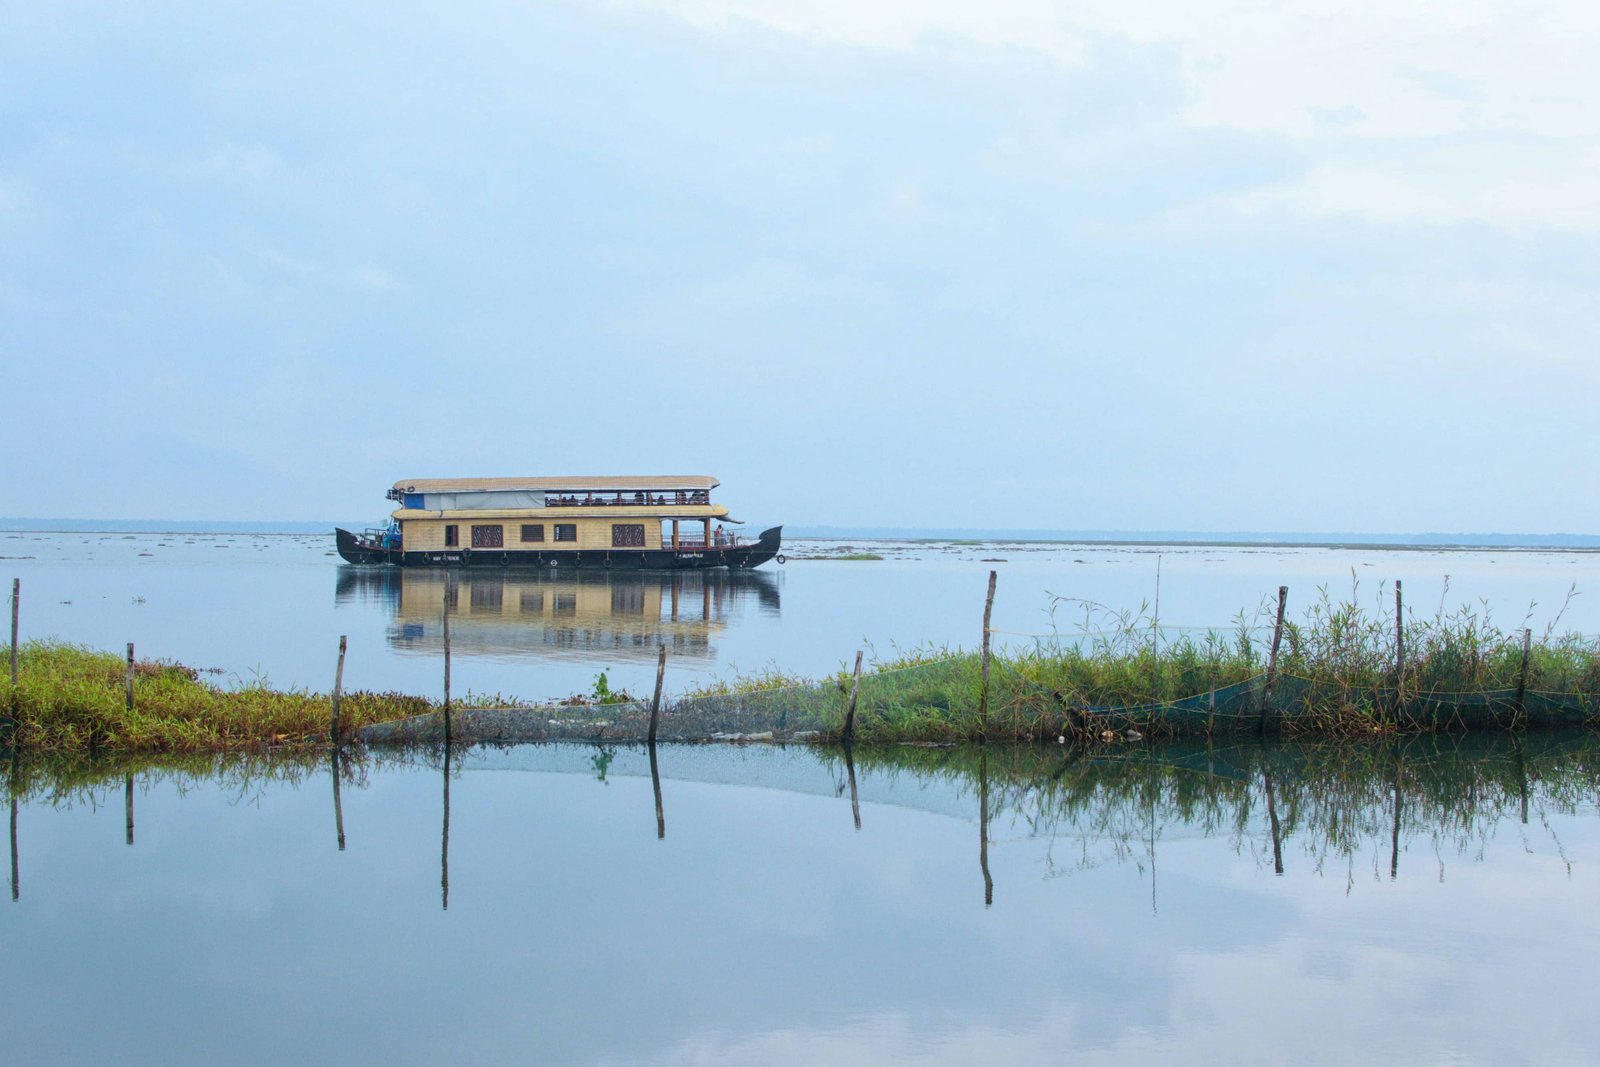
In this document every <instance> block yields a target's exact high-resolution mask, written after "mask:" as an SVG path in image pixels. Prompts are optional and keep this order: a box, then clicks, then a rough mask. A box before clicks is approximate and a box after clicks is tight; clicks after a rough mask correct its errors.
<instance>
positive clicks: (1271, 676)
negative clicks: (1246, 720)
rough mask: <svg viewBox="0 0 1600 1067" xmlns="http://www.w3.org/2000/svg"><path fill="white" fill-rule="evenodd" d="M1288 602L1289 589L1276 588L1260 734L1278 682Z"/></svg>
mask: <svg viewBox="0 0 1600 1067" xmlns="http://www.w3.org/2000/svg"><path fill="white" fill-rule="evenodd" d="M1288 600H1289V587H1288V586H1286V585H1280V586H1278V622H1277V624H1276V625H1275V626H1273V628H1272V654H1271V655H1270V656H1268V657H1267V684H1266V691H1265V692H1264V693H1263V694H1262V697H1261V722H1260V724H1259V727H1258V729H1259V731H1260V732H1261V733H1265V732H1266V729H1267V714H1268V712H1270V711H1271V709H1272V687H1273V684H1274V683H1275V682H1277V680H1278V645H1279V644H1281V643H1282V641H1283V608H1284V605H1285V604H1287V603H1288Z"/></svg>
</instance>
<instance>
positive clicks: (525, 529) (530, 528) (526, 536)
mask: <svg viewBox="0 0 1600 1067" xmlns="http://www.w3.org/2000/svg"><path fill="white" fill-rule="evenodd" d="M522 539H523V540H524V541H543V540H544V523H542V522H536V523H523V525H522Z"/></svg>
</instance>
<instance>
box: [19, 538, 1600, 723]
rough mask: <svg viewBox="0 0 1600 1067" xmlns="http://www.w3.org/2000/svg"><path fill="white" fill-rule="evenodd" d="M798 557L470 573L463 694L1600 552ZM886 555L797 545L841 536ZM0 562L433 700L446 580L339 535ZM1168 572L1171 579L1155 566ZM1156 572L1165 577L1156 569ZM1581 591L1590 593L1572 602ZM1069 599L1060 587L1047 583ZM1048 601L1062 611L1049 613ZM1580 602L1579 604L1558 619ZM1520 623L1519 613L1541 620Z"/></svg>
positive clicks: (234, 679) (224, 676)
mask: <svg viewBox="0 0 1600 1067" xmlns="http://www.w3.org/2000/svg"><path fill="white" fill-rule="evenodd" d="M785 549H786V551H787V552H788V554H789V555H790V557H791V558H790V561H789V563H788V564H787V565H786V566H775V565H769V566H767V567H763V568H761V569H760V570H758V571H755V572H751V573H746V574H731V575H729V574H724V575H717V574H714V573H710V574H706V575H699V574H686V575H678V576H673V575H670V574H661V575H653V576H639V575H633V576H623V575H622V574H620V573H615V572H586V573H584V574H583V575H582V576H581V577H566V576H561V577H551V576H550V575H548V574H544V573H537V572H524V571H516V570H511V571H500V570H498V569H495V570H487V571H479V570H473V571H470V572H468V573H467V574H466V575H465V576H463V577H462V578H460V579H459V581H458V583H457V588H456V592H455V594H454V595H455V607H454V609H453V616H452V622H451V625H452V653H453V656H452V658H453V663H452V674H453V687H454V690H455V692H457V693H458V694H459V693H460V692H462V691H464V690H468V689H470V690H472V691H474V692H477V693H502V694H505V695H507V696H512V697H520V698H525V699H544V698H552V697H562V696H566V695H569V694H571V693H574V692H585V691H588V690H589V689H590V688H591V686H592V685H593V682H594V677H595V675H596V674H597V673H598V672H600V671H602V670H604V671H606V672H607V674H608V677H609V680H610V682H611V684H612V685H613V687H616V686H619V685H620V686H621V687H624V688H627V689H630V690H632V691H633V692H635V693H639V692H648V691H649V689H650V688H651V686H652V685H653V683H654V674H655V658H656V653H655V649H656V647H657V646H658V645H659V644H665V645H666V646H667V648H668V650H669V653H670V655H669V659H668V672H669V673H668V687H669V689H681V688H684V687H687V686H688V685H690V684H692V683H693V682H696V681H704V680H706V679H709V678H718V677H724V678H725V677H728V676H730V675H731V674H734V673H737V672H746V673H749V672H755V671H761V670H765V669H769V668H773V667H776V668H778V669H780V670H783V671H786V672H790V673H798V674H802V675H806V676H809V677H818V676H821V675H824V674H827V673H829V672H831V671H833V670H835V669H837V668H838V667H839V666H840V665H841V664H846V663H848V662H850V661H851V660H852V659H853V657H854V654H855V651H856V650H857V649H860V648H864V647H865V648H867V649H868V650H869V655H868V662H869V664H870V662H871V661H872V658H873V656H874V655H876V656H880V657H889V656H892V655H893V654H894V652H895V650H896V648H900V649H909V648H917V647H924V646H928V645H936V646H944V645H948V646H953V647H954V646H959V647H965V648H969V649H971V648H975V647H977V645H978V643H979V640H980V637H981V634H980V630H981V625H982V613H983V597H984V590H985V586H986V584H987V580H988V572H989V570H990V569H994V570H996V571H998V572H999V583H998V591H997V593H996V597H995V607H994V623H993V625H994V627H995V628H997V629H999V630H1001V631H1003V632H1002V633H1001V634H1000V635H999V638H998V639H999V640H1000V641H1001V643H1002V644H1005V643H1010V644H1019V645H1026V644H1029V643H1031V642H1033V641H1036V640H1048V639H1049V638H1050V637H1051V636H1052V634H1055V633H1059V634H1062V635H1068V636H1070V635H1071V634H1072V633H1074V632H1075V631H1076V629H1077V628H1078V627H1080V626H1082V625H1083V624H1084V621H1085V616H1084V607H1083V603H1082V602H1085V601H1087V602H1092V603H1094V604H1098V605H1103V606H1104V607H1105V608H1106V609H1108V610H1107V611H1097V612H1095V613H1094V614H1093V616H1092V618H1091V619H1090V620H1089V623H1090V626H1091V628H1101V627H1104V626H1105V625H1106V624H1107V623H1108V621H1109V618H1108V614H1109V613H1114V612H1124V611H1127V612H1137V611H1138V610H1139V608H1140V605H1141V603H1146V604H1148V605H1149V606H1150V607H1151V608H1152V609H1153V608H1154V606H1155V603H1156V601H1157V592H1158V588H1159V604H1160V621H1161V625H1162V628H1163V630H1164V631H1165V632H1166V633H1167V634H1169V635H1170V634H1176V633H1179V632H1181V631H1182V630H1183V629H1185V628H1205V627H1216V628H1221V629H1229V628H1231V627H1232V626H1233V625H1234V621H1235V618H1236V616H1237V615H1238V614H1239V612H1240V611H1241V610H1243V611H1245V612H1246V613H1247V614H1248V615H1249V616H1250V622H1251V623H1252V624H1255V625H1261V624H1270V617H1269V616H1265V615H1263V614H1261V609H1262V606H1263V603H1264V601H1265V600H1268V599H1275V597H1276V591H1277V588H1278V586H1279V585H1287V586H1289V610H1290V613H1291V615H1297V614H1299V613H1300V612H1302V611H1304V610H1305V609H1306V608H1307V607H1308V606H1309V605H1310V604H1311V603H1312V601H1313V600H1314V598H1316V597H1317V596H1318V595H1319V593H1318V589H1319V587H1326V588H1327V589H1328V592H1329V595H1331V596H1333V597H1335V598H1341V599H1348V598H1349V597H1350V596H1351V595H1352V588H1353V584H1352V583H1354V595H1355V597H1356V598H1357V600H1358V601H1359V602H1361V603H1363V604H1365V605H1367V606H1368V607H1370V608H1371V609H1372V610H1374V611H1377V612H1380V613H1382V614H1384V615H1389V614H1392V612H1393V599H1392V597H1393V582H1394V581H1395V580H1396V579H1400V580H1402V581H1403V583H1404V588H1405V594H1406V603H1407V604H1408V605H1409V606H1410V608H1411V609H1412V610H1413V611H1414V612H1416V613H1417V614H1419V615H1423V616H1431V615H1433V614H1434V613H1435V612H1437V611H1439V610H1440V609H1441V606H1442V607H1443V608H1444V610H1447V611H1454V610H1456V609H1458V608H1460V607H1461V606H1463V605H1466V606H1468V607H1469V608H1470V609H1472V610H1475V611H1478V612H1479V613H1480V614H1481V613H1484V612H1487V613H1488V614H1490V615H1491V617H1492V618H1493V619H1494V621H1496V622H1497V623H1498V624H1499V625H1500V626H1502V627H1503V628H1505V629H1511V628H1514V627H1521V626H1523V625H1525V624H1526V625H1530V626H1532V627H1534V628H1535V630H1536V631H1538V630H1542V629H1543V628H1544V627H1545V626H1546V625H1548V624H1549V623H1550V622H1551V621H1552V620H1556V619H1557V617H1558V616H1559V621H1558V628H1559V629H1561V630H1569V629H1570V630H1575V631H1580V632H1586V633H1597V632H1600V593H1597V591H1600V553H1597V552H1571V551H1565V552H1563V551H1556V552H1546V551H1537V552H1534V551H1497V552H1462V551H1447V550H1432V549H1430V550H1424V551H1398V550H1392V549H1391V550H1366V549H1323V548H1215V547H1206V546H1162V547H1154V546H1138V547H1128V546H1092V545H1040V544H1006V543H993V542H991V543H984V544H956V543H928V544H908V543H903V542H900V543H896V542H881V543H872V542H864V541H857V542H853V543H851V544H849V545H846V544H843V543H839V542H820V541H796V542H790V543H788V544H786V545H785ZM851 549H853V550H856V551H871V552H876V553H878V554H880V555H883V556H884V557H885V558H884V559H882V560H878V561H843V560H838V559H826V558H823V559H817V558H804V557H808V556H810V557H815V556H826V555H830V554H832V555H837V554H840V553H842V552H844V551H847V550H851ZM0 557H4V558H0V579H3V578H8V577H20V578H21V579H22V582H23V599H22V632H23V636H24V638H28V637H54V638H58V639H61V640H67V641H73V642H77V643H81V644H88V645H91V646H95V647H99V648H106V649H111V650H121V649H122V648H123V647H124V646H125V645H126V643H127V642H129V641H133V642H134V643H135V645H136V647H137V651H138V654H139V655H140V656H144V657H161V658H168V659H176V660H179V661H181V662H184V663H187V664H189V665H191V666H196V667H211V668H217V669H219V670H220V672H221V673H220V674H219V675H217V678H218V680H219V681H220V682H222V683H223V684H238V683H241V682H248V681H251V680H254V679H259V678H265V679H266V680H268V681H270V682H271V683H272V684H274V685H277V686H286V687H291V686H292V687H306V688H311V689H314V690H317V691H321V692H326V691H327V690H328V689H330V688H331V686H332V681H333V668H334V661H335V658H336V655H337V647H338V639H339V635H340V634H348V635H349V637H350V654H349V660H348V662H347V665H346V674H345V682H346V685H347V687H350V688H357V689H363V688H364V689H376V690H401V691H404V692H410V693H420V694H427V695H436V694H437V693H438V692H439V691H440V688H441V673H442V672H441V659H442V657H441V640H440V618H441V613H442V609H443V606H444V602H445V597H446V595H447V581H448V580H449V578H450V575H449V574H447V572H443V571H395V570H385V569H383V568H370V567H351V566H347V565H344V564H342V563H340V561H339V560H338V557H337V556H335V555H334V554H333V544H332V537H331V535H330V536H326V537H308V536H273V535H254V536H252V535H207V534H165V535H156V534H138V535H131V534H129V535H124V534H41V533H0ZM1158 571H1159V575H1158ZM1158 579H1159V581H1158ZM1574 585H1576V587H1577V590H1578V595H1576V596H1575V597H1572V598H1571V600H1570V602H1569V601H1568V593H1569V590H1571V589H1572V587H1573V586H1574ZM1055 597H1063V598H1072V602H1070V603H1058V602H1057V601H1056V600H1055V599H1054V598H1055ZM1052 609H1053V610H1052ZM1563 609H1564V613H1563ZM1525 620H1526V621H1525Z"/></svg>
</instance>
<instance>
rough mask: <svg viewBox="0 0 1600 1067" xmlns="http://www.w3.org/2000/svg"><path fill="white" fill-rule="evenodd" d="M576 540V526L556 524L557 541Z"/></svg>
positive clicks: (565, 523)
mask: <svg viewBox="0 0 1600 1067" xmlns="http://www.w3.org/2000/svg"><path fill="white" fill-rule="evenodd" d="M577 539H578V524H577V523H573V522H558V523H556V540H557V541H576V540H577Z"/></svg>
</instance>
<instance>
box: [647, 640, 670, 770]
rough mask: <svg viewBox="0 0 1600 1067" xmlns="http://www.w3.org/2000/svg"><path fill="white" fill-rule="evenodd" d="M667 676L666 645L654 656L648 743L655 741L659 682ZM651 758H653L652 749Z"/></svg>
mask: <svg viewBox="0 0 1600 1067" xmlns="http://www.w3.org/2000/svg"><path fill="white" fill-rule="evenodd" d="M666 676H667V646H666V645H662V646H661V652H660V654H659V655H658V656H656V695H655V696H654V697H652V698H651V699H650V744H651V745H654V744H655V743H656V722H657V720H658V719H660V717H661V683H662V681H664V680H665V678H666ZM651 758H652V759H654V758H655V757H654V749H652V755H651Z"/></svg>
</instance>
